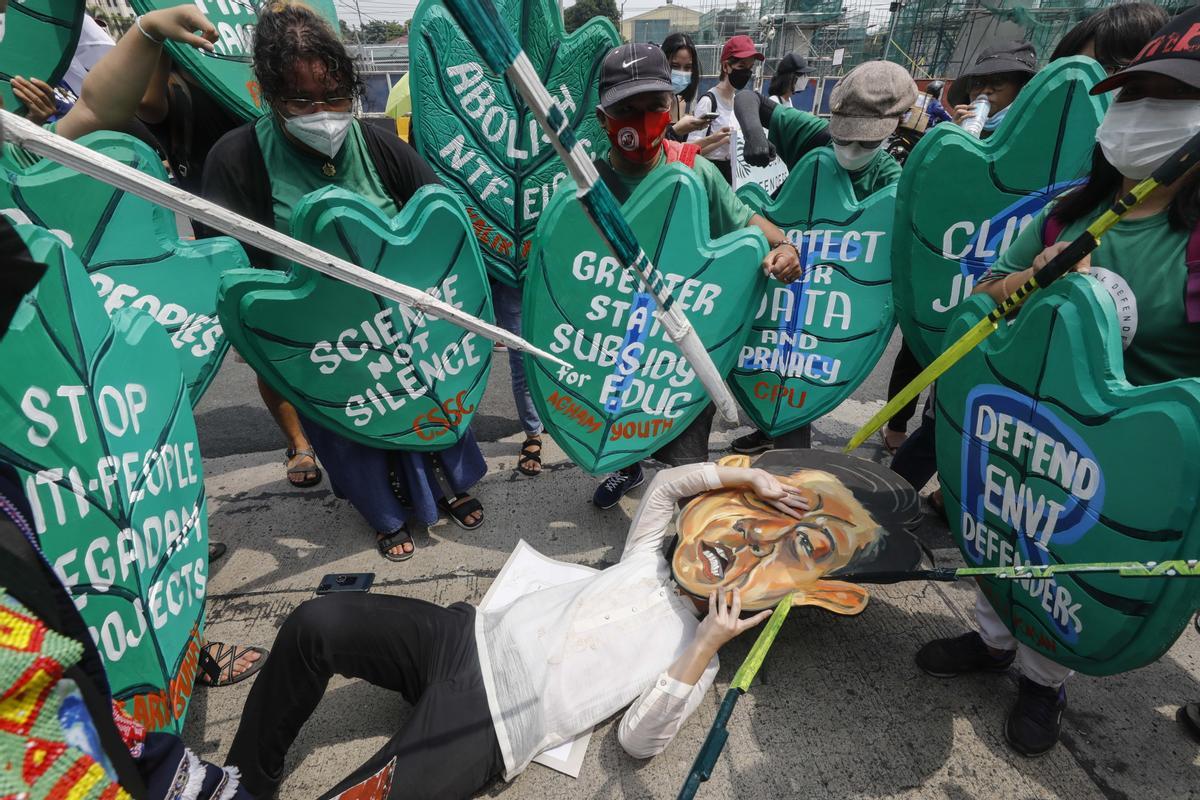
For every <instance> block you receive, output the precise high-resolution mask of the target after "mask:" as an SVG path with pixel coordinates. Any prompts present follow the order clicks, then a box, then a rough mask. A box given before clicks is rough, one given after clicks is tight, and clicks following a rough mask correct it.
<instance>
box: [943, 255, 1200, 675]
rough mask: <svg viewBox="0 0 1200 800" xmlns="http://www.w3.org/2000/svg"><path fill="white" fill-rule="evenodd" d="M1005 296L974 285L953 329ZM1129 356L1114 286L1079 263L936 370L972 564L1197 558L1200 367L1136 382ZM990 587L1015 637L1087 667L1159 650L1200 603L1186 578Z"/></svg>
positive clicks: (950, 490)
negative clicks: (977, 292) (1185, 374)
mask: <svg viewBox="0 0 1200 800" xmlns="http://www.w3.org/2000/svg"><path fill="white" fill-rule="evenodd" d="M994 306H995V304H994V302H993V301H992V300H991V299H990V298H988V297H973V298H971V299H970V300H969V301H967V302H966V303H964V305H963V307H962V308H961V309H959V311H958V313H957V314H956V316H955V319H954V321H953V323H952V324H951V325H950V328H949V330H948V331H947V334H946V340H945V341H946V342H947V343H948V342H952V341H954V340H955V339H956V338H957V337H958V336H960V335H961V334H963V333H965V332H966V331H967V330H968V328H970V326H971V325H972V324H974V323H976V322H978V320H979V319H980V318H982V317H983V316H985V315H986V313H987V312H988V311H990V310H991V309H992V308H994ZM1122 363H1123V356H1122V352H1121V331H1120V327H1119V324H1118V320H1117V311H1116V307H1115V304H1114V302H1113V300H1112V299H1111V297H1110V295H1109V293H1108V291H1107V290H1106V289H1105V288H1104V286H1103V285H1102V284H1100V283H1099V282H1098V281H1095V280H1093V279H1091V278H1085V277H1082V276H1069V277H1067V278H1064V279H1062V280H1059V281H1058V282H1056V283H1054V284H1052V285H1051V286H1050V287H1049V288H1047V289H1043V290H1041V291H1039V292H1038V293H1037V294H1035V295H1034V296H1033V297H1032V298H1031V299H1030V300H1029V301H1028V302H1027V303H1026V304H1025V307H1024V308H1023V309H1022V310H1021V313H1020V315H1019V316H1018V317H1017V318H1016V321H1015V322H1012V323H1006V324H1004V325H1003V326H1002V328H1001V329H1000V330H999V331H997V332H996V333H994V334H992V336H991V337H990V338H988V339H987V341H985V342H984V343H983V344H982V345H980V346H979V347H978V348H976V349H975V350H973V351H971V352H970V353H969V354H968V355H967V356H965V357H964V358H963V359H962V361H960V362H959V363H958V364H956V365H955V366H954V367H952V368H951V369H950V371H949V372H947V373H946V374H945V375H944V376H943V377H942V378H941V379H939V380H938V391H937V404H938V405H937V445H938V454H937V459H938V472H939V474H940V475H941V483H942V490H943V491H944V492H945V494H946V511H947V513H948V514H949V517H950V527H951V530H952V532H953V534H954V536H955V539H956V540H957V541H958V544H959V548H960V549H961V550H962V553H963V557H964V558H965V559H966V561H967V564H968V565H971V566H988V567H996V566H1000V567H1005V566H1010V565H1014V564H1055V563H1085V562H1090V561H1126V560H1129V561H1142V562H1145V561H1149V562H1158V561H1166V560H1169V559H1195V558H1196V557H1197V556H1196V554H1197V552H1200V514H1198V513H1197V500H1198V499H1200V498H1198V497H1197V495H1198V493H1200V462H1198V461H1197V460H1196V459H1194V458H1190V457H1188V454H1191V453H1195V452H1198V451H1200V380H1194V379H1188V380H1176V381H1171V382H1168V383H1161V384H1156V385H1150V386H1143V387H1134V386H1131V385H1130V384H1128V383H1126V381H1125V379H1124V369H1123V366H1122ZM1164 454H1173V455H1174V457H1169V456H1168V457H1166V458H1164V457H1163V455H1164ZM980 585H981V587H982V588H983V590H984V592H985V593H986V594H987V596H988V598H989V599H990V600H991V603H992V605H993V607H994V608H995V609H996V611H997V612H998V613H999V615H1000V618H1001V619H1003V620H1004V621H1005V624H1006V625H1007V626H1008V628H1009V629H1010V630H1011V631H1012V632H1013V635H1015V636H1016V637H1017V639H1019V640H1020V641H1021V642H1023V643H1025V644H1027V645H1029V646H1030V647H1032V648H1034V649H1036V650H1037V651H1038V652H1040V653H1042V654H1043V655H1045V656H1047V657H1049V658H1051V659H1053V660H1054V661H1056V662H1058V663H1060V664H1063V665H1065V666H1068V667H1070V668H1072V669H1075V670H1078V671H1080V672H1084V673H1087V674H1089V675H1109V674H1113V673H1116V672H1124V671H1126V670H1131V669H1136V668H1137V667H1140V666H1143V665H1145V664H1149V663H1151V662H1153V661H1154V660H1156V659H1157V658H1159V657H1160V656H1161V655H1162V654H1163V653H1165V652H1166V651H1167V649H1168V648H1170V646H1171V645H1172V643H1173V642H1174V641H1175V640H1176V638H1178V636H1179V634H1180V633H1181V632H1182V631H1183V629H1184V628H1185V627H1186V626H1187V624H1188V622H1189V621H1190V620H1191V617H1192V614H1193V613H1194V612H1195V610H1196V609H1197V607H1200V581H1196V580H1193V579H1185V578H1124V577H1121V576H1119V575H1116V574H1113V573H1107V574H1101V573H1095V574H1087V573H1075V574H1071V575H1057V576H1054V577H1053V578H1049V579H1045V580H1021V581H1017V580H998V579H994V578H988V579H982V580H981V581H980Z"/></svg>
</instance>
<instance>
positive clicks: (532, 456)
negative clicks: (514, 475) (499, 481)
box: [517, 436, 542, 476]
mask: <svg viewBox="0 0 1200 800" xmlns="http://www.w3.org/2000/svg"><path fill="white" fill-rule="evenodd" d="M527 461H532V462H533V463H535V464H537V469H530V468H529V467H526V466H524V464H525V462H527ZM517 472H519V473H521V474H522V475H529V476H534V475H541V474H542V439H541V437H540V436H527V437H525V444H523V445H521V455H520V456H518V457H517Z"/></svg>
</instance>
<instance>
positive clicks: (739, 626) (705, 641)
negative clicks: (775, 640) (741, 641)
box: [696, 589, 772, 653]
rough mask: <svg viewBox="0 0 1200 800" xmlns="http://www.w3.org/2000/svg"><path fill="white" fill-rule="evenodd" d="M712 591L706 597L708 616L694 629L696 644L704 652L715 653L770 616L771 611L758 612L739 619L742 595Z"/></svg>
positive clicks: (734, 592)
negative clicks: (719, 595)
mask: <svg viewBox="0 0 1200 800" xmlns="http://www.w3.org/2000/svg"><path fill="white" fill-rule="evenodd" d="M721 594H722V596H721V597H720V598H718V593H717V591H716V590H713V591H712V592H711V593H710V594H709V595H708V616H707V617H705V618H704V619H703V620H702V621H701V622H700V626H699V627H698V628H697V629H696V642H697V643H699V644H700V645H701V647H703V648H704V649H705V650H706V651H709V652H712V653H715V652H716V651H718V650H720V649H721V648H722V647H723V646H725V644H726V643H727V642H729V641H730V640H731V639H733V638H734V637H736V636H737V635H738V634H740V633H744V632H745V631H748V630H750V629H751V628H755V627H757V626H758V625H760V624H762V622H763V621H764V620H766V619H767V617H769V616H771V613H772V612H771V610H770V609H768V610H766V611H760V612H759V613H757V614H755V615H754V616H753V617H749V618H747V619H740V616H741V614H742V593H741V592H740V591H738V590H737V589H734V590H733V591H732V592H730V593H729V594H728V595H726V594H724V593H721Z"/></svg>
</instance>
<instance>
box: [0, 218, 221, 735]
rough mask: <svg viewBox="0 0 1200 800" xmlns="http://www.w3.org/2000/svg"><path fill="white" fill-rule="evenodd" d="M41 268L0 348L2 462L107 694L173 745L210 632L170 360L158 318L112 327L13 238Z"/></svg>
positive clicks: (73, 277) (65, 275) (69, 271)
mask: <svg viewBox="0 0 1200 800" xmlns="http://www.w3.org/2000/svg"><path fill="white" fill-rule="evenodd" d="M17 230H18V231H19V232H20V233H21V236H22V237H23V238H24V239H25V242H26V244H27V245H28V247H29V250H30V252H31V254H32V255H33V257H34V258H35V259H36V260H38V261H41V262H43V263H45V264H47V265H48V267H49V269H48V271H47V273H46V275H45V276H44V277H43V278H42V280H41V282H40V283H39V284H38V286H37V288H36V289H35V290H34V291H33V292H32V293H31V294H30V295H28V296H27V297H26V298H25V300H24V301H23V302H22V303H21V306H20V307H19V308H18V310H17V313H16V316H15V317H14V318H13V322H12V327H11V328H10V329H9V331H8V333H7V334H6V335H5V336H4V338H3V339H0V363H2V364H4V367H5V368H4V370H3V372H0V461H2V462H5V463H7V464H9V465H10V466H12V467H14V468H15V469H16V471H17V475H18V478H19V479H20V481H21V483H22V484H23V486H24V489H25V494H26V497H27V498H28V500H29V505H30V507H31V508H32V510H33V525H34V528H35V530H36V533H37V537H38V541H39V543H40V545H41V548H42V551H43V552H44V554H45V556H46V560H47V561H48V562H49V563H50V564H51V565H52V566H53V567H54V571H55V572H56V573H58V576H59V578H60V579H61V580H62V581H63V584H64V585H65V586H66V587H67V589H68V590H69V591H70V593H71V595H72V596H73V597H74V598H75V605H76V606H77V607H78V608H79V611H80V613H81V614H82V615H83V619H84V621H85V622H86V623H87V625H88V628H89V629H90V631H91V634H92V638H93V639H94V640H95V642H96V647H97V649H98V650H99V651H100V655H101V657H102V658H103V660H104V665H105V671H106V673H107V674H108V681H109V684H110V685H111V686H112V691H113V696H114V697H115V698H116V699H117V700H120V701H123V702H124V704H125V707H126V710H128V711H129V712H130V713H132V714H133V715H134V716H135V717H136V718H137V719H138V720H139V721H140V722H142V723H143V724H144V725H146V726H147V727H148V728H150V729H154V730H168V731H171V732H174V733H179V732H180V731H181V730H182V728H183V720H184V716H185V715H186V713H187V707H188V701H189V699H190V697H191V693H192V684H193V682H194V681H195V677H196V670H197V659H198V657H199V648H200V644H201V642H202V641H203V636H204V599H205V588H206V585H207V583H208V533H207V529H208V521H207V511H206V508H205V494H204V472H203V468H202V467H201V464H200V447H199V445H198V444H197V441H196V425H195V422H194V421H193V419H192V414H191V409H190V408H189V407H188V398H187V390H186V386H185V385H184V382H183V375H182V373H181V372H180V371H179V359H178V358H177V357H176V355H175V350H174V349H173V348H172V347H171V344H170V342H169V341H168V340H167V337H166V336H165V335H164V334H163V331H162V328H160V327H159V326H158V325H157V324H156V323H155V322H154V320H153V319H152V318H151V317H150V316H149V315H148V314H144V313H142V312H140V311H137V310H135V309H131V308H123V309H121V310H119V311H117V312H116V313H115V314H114V315H113V317H112V318H111V319H110V318H109V316H108V315H107V314H106V313H105V311H104V304H103V303H102V302H101V300H100V299H99V298H98V297H97V296H96V291H95V289H94V288H93V287H92V285H91V283H90V282H89V281H88V278H87V274H86V273H85V272H84V270H83V268H82V266H81V265H80V263H79V260H78V259H77V258H76V257H75V255H74V254H73V253H72V252H71V251H70V250H68V249H67V248H66V247H65V246H64V245H63V244H62V242H61V241H59V240H58V239H57V238H56V237H54V236H52V235H51V234H49V233H46V232H45V231H43V230H42V229H40V228H35V227H33V226H24V225H22V226H18V228H17Z"/></svg>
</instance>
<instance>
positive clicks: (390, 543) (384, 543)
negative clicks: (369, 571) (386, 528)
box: [375, 527, 417, 562]
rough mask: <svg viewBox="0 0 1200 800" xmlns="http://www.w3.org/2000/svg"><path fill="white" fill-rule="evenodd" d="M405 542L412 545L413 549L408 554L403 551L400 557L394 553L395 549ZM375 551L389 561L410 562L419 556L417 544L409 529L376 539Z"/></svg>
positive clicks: (401, 529) (402, 529)
mask: <svg viewBox="0 0 1200 800" xmlns="http://www.w3.org/2000/svg"><path fill="white" fill-rule="evenodd" d="M405 542H408V543H409V544H411V545H412V548H413V549H412V550H409V551H408V552H407V553H405V552H404V551H403V550H401V551H400V555H396V554H395V553H393V552H392V548H393V547H395V546H396V545H398V544H404V543H405ZM375 549H376V550H378V551H379V555H381V556H383V557H384V558H386V559H387V560H388V561H396V562H400V561H408V560H409V559H410V558H412V557H413V556H415V555H416V554H417V543H416V542H414V541H413V538H412V534H411V533H410V532H409V530H408V528H406V527H403V528H400V529H399V530H395V531H392V532H391V533H389V534H387V535H386V536H379V537H378V538H376V539H375Z"/></svg>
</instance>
